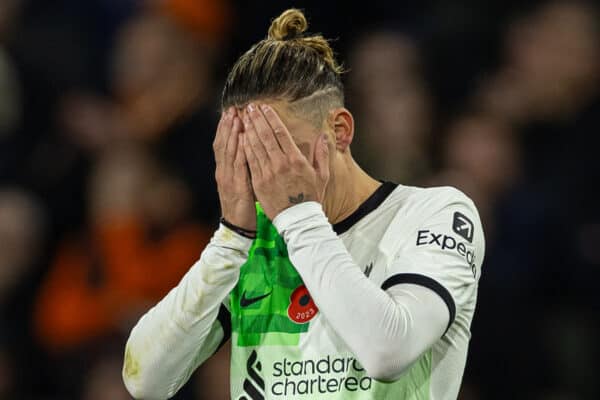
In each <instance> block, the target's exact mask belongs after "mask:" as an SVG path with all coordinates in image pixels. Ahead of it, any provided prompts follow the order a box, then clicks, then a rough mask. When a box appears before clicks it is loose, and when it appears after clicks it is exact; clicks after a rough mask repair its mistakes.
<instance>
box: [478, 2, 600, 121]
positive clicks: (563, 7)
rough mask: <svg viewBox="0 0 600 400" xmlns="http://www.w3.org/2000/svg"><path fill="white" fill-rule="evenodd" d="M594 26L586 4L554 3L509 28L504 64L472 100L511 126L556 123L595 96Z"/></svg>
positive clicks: (598, 72)
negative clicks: (529, 123) (476, 100)
mask: <svg viewBox="0 0 600 400" xmlns="http://www.w3.org/2000/svg"><path fill="white" fill-rule="evenodd" d="M599 38H600V21H599V15H598V10H597V9H596V8H595V7H594V6H593V5H592V3H591V2H585V1H577V0H575V1H570V0H569V1H566V0H555V1H550V2H548V3H547V4H544V5H542V6H541V7H540V8H538V9H536V10H535V12H533V13H532V14H530V15H527V16H525V17H524V18H521V19H520V20H516V21H515V22H514V23H513V24H511V26H510V27H509V30H508V34H507V37H506V41H505V52H506V60H505V64H504V65H503V66H502V67H501V69H500V71H499V72H498V73H497V74H496V75H495V76H494V77H493V78H492V79H491V80H490V81H489V82H488V83H487V84H486V85H484V87H483V89H482V91H481V93H480V96H479V98H478V100H480V101H481V102H482V103H483V104H484V107H486V108H487V109H488V110H490V111H491V112H493V113H495V114H497V115H499V116H500V117H503V118H506V119H508V120H509V121H511V122H521V123H522V122H528V121H531V120H536V121H539V120H555V121H556V120H562V119H564V118H566V117H569V116H572V115H573V114H574V113H577V112H578V111H580V110H581V108H582V107H583V106H585V104H586V102H588V101H589V100H590V98H593V97H594V96H595V95H597V93H598V83H599V78H600V69H599V67H600V44H599V43H600V41H599Z"/></svg>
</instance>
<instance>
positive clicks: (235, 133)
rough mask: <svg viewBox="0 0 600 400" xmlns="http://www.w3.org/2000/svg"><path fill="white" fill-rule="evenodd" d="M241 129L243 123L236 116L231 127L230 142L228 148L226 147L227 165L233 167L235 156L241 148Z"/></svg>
mask: <svg viewBox="0 0 600 400" xmlns="http://www.w3.org/2000/svg"><path fill="white" fill-rule="evenodd" d="M241 127H242V121H240V119H239V118H238V117H237V116H234V117H233V123H232V125H231V133H230V134H229V140H228V142H227V146H226V147H225V157H226V163H227V164H229V165H233V162H234V160H235V155H236V153H237V149H238V147H239V137H240V131H241Z"/></svg>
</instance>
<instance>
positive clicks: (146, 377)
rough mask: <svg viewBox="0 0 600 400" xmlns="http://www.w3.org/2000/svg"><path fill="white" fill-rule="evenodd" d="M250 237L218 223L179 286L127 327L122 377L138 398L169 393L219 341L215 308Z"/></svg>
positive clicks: (235, 272)
mask: <svg viewBox="0 0 600 400" xmlns="http://www.w3.org/2000/svg"><path fill="white" fill-rule="evenodd" d="M251 244H252V241H251V240H250V239H247V238H245V237H243V236H240V235H238V234H237V233H235V232H233V231H231V230H230V229H228V228H227V227H225V226H223V225H221V226H220V228H219V230H217V231H216V232H215V234H214V236H213V238H212V239H211V241H210V244H209V245H208V246H207V247H206V249H205V250H204V251H203V252H202V255H201V256H200V260H199V261H198V262H196V264H194V265H193V266H192V268H191V269H190V270H189V271H188V272H187V273H186V275H185V276H184V277H183V279H182V280H181V282H180V283H179V285H177V287H176V288H174V289H173V290H171V291H170V292H169V294H168V295H167V296H166V297H165V298H164V299H162V300H161V301H160V302H159V303H158V304H157V305H156V306H155V307H153V308H152V309H151V310H150V311H148V312H147V313H146V315H144V316H143V317H142V318H141V319H140V320H139V322H138V323H137V325H136V326H135V327H134V328H133V330H132V331H131V334H130V336H129V339H128V341H127V345H126V350H125V363H124V367H123V380H124V382H125V386H126V387H127V390H128V391H129V393H130V394H131V395H132V396H133V397H134V398H136V399H144V400H154V399H157V400H158V399H167V398H169V397H172V396H173V395H174V394H175V393H176V392H177V390H179V388H180V387H181V386H183V385H184V384H185V382H186V381H187V380H188V379H189V377H190V375H191V374H192V372H193V371H194V370H195V369H196V368H197V367H198V366H199V365H200V364H201V363H203V362H204V361H205V360H206V359H207V358H208V357H210V356H211V355H212V354H213V353H214V352H215V351H216V349H217V347H218V345H219V343H220V342H221V340H222V339H223V330H222V328H221V324H220V323H218V322H216V318H217V315H218V312H219V308H220V306H221V303H222V302H223V300H224V299H225V298H226V297H227V296H228V295H229V292H230V291H231V290H232V289H233V287H234V286H235V284H236V283H237V280H238V277H239V269H240V266H241V265H242V264H243V263H244V262H245V261H246V259H247V258H248V250H249V248H250V245H251Z"/></svg>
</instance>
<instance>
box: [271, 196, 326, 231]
mask: <svg viewBox="0 0 600 400" xmlns="http://www.w3.org/2000/svg"><path fill="white" fill-rule="evenodd" d="M315 216H323V218H325V219H327V217H326V216H325V213H324V212H323V206H322V205H321V203H318V202H316V201H306V202H304V203H300V204H296V205H295V206H292V207H289V208H286V209H285V210H283V211H282V212H280V213H279V214H277V216H276V217H275V218H274V219H273V225H274V226H275V228H276V229H277V231H278V232H279V233H280V234H281V233H282V232H285V231H286V230H287V229H289V228H290V227H291V226H293V225H294V224H296V223H298V222H300V221H303V220H305V219H307V218H311V217H315Z"/></svg>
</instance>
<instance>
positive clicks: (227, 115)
mask: <svg viewBox="0 0 600 400" xmlns="http://www.w3.org/2000/svg"><path fill="white" fill-rule="evenodd" d="M242 127H243V125H242V121H241V119H240V117H239V116H238V114H237V110H236V109H235V107H230V108H229V109H227V110H226V111H225V112H224V113H223V114H222V115H221V120H220V121H219V125H218V126H217V134H216V136H215V140H214V142H213V150H214V152H215V161H216V163H217V169H216V171H215V178H216V180H217V189H218V191H219V200H220V202H221V213H222V216H223V218H225V219H226V220H227V221H229V222H231V223H232V224H234V225H237V226H239V227H240V228H243V229H246V230H256V208H255V205H254V192H253V190H252V184H251V181H250V174H249V172H248V167H247V164H246V155H245V153H244V149H243V147H242V146H241V143H240V135H242V134H243V133H242V131H243V128H242Z"/></svg>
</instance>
